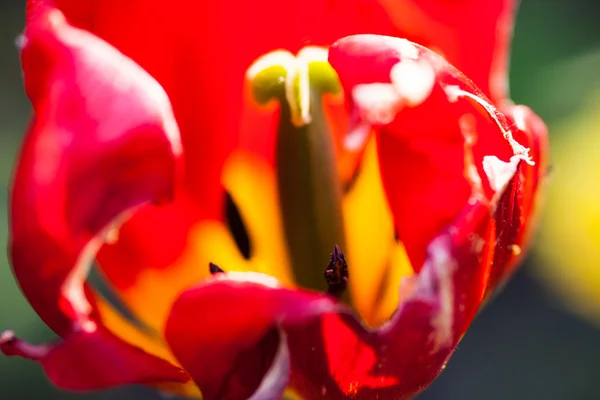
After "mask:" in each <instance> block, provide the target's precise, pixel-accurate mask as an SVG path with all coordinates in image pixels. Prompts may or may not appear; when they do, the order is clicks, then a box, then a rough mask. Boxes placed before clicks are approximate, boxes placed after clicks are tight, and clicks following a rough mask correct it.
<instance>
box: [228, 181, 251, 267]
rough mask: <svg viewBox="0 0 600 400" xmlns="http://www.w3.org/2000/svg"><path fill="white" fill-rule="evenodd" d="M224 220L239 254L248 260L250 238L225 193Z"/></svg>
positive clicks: (229, 196)
mask: <svg viewBox="0 0 600 400" xmlns="http://www.w3.org/2000/svg"><path fill="white" fill-rule="evenodd" d="M225 220H226V221H227V226H228V228H229V231H230V232H231V234H232V235H233V239H234V240H235V244H236V245H237V247H238V249H239V250H240V253H242V256H244V258H245V259H246V260H248V259H250V255H251V250H252V249H251V246H250V236H249V235H248V231H247V230H246V226H245V225H244V221H243V219H242V216H241V214H240V210H239V209H238V208H237V205H236V204H235V202H234V201H233V198H232V197H231V195H230V194H229V193H226V196H225Z"/></svg>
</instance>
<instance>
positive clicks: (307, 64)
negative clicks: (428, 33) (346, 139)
mask: <svg viewBox="0 0 600 400" xmlns="http://www.w3.org/2000/svg"><path fill="white" fill-rule="evenodd" d="M290 56H291V54H290ZM292 57H293V56H292ZM307 58H308V57H307ZM307 58H304V59H301V58H300V57H298V58H297V59H296V58H294V59H290V58H288V57H282V59H284V60H285V61H286V62H285V63H283V64H280V65H270V66H268V65H267V66H266V67H265V68H263V69H262V70H261V71H260V72H258V73H256V74H255V75H254V79H252V91H253V93H254V96H255V99H256V101H257V102H259V103H261V104H264V103H266V102H267V101H269V100H270V99H273V98H276V99H278V100H279V102H280V103H281V107H280V110H281V118H280V121H279V129H278V137H277V150H276V168H277V184H278V192H279V200H280V204H281V208H282V215H283V224H284V232H285V238H286V241H287V245H288V251H289V254H290V258H291V265H292V268H293V271H294V274H295V278H296V282H297V283H298V284H299V285H301V286H304V287H311V288H314V289H318V290H321V291H327V290H328V286H327V282H326V281H325V280H324V278H323V267H324V264H325V263H326V261H327V260H328V259H329V258H330V253H331V249H332V248H334V246H335V245H336V244H339V245H340V247H341V248H345V245H344V243H345V238H344V221H343V214H342V184H341V182H340V180H339V178H338V174H337V168H336V160H335V153H334V145H333V138H332V135H331V133H330V131H329V126H328V123H327V120H326V118H325V114H324V112H323V107H322V95H323V93H325V92H333V93H337V92H339V91H340V90H341V89H340V84H339V81H338V78H337V75H336V73H335V71H334V70H333V68H331V66H330V65H329V64H328V63H327V62H326V61H325V60H310V59H307ZM302 63H304V64H302Z"/></svg>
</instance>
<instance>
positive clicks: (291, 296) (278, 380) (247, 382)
mask: <svg viewBox="0 0 600 400" xmlns="http://www.w3.org/2000/svg"><path fill="white" fill-rule="evenodd" d="M336 307H337V306H336V305H335V303H334V302H333V301H332V300H330V299H328V298H327V297H324V296H323V295H320V294H313V293H309V292H303V291H295V290H291V289H286V288H283V287H280V286H279V284H278V283H277V281H276V280H275V279H274V278H272V277H270V276H268V275H263V274H259V273H252V272H248V273H242V272H231V273H218V274H215V275H214V276H213V278H212V279H209V280H207V281H205V282H203V283H202V284H200V285H198V286H196V287H194V288H191V289H189V290H188V291H186V292H184V293H183V294H182V295H181V297H180V298H179V299H178V300H177V301H176V302H175V304H174V305H173V309H172V311H171V315H170V316H169V319H168V321H167V325H166V330H165V337H166V340H167V342H168V344H169V346H170V347H171V349H172V351H173V353H174V354H175V357H176V358H177V359H178V361H179V362H180V363H181V364H182V365H183V367H184V368H185V369H186V370H187V371H188V372H189V373H190V375H191V376H192V377H193V379H194V381H195V382H196V383H197V384H198V386H199V387H200V389H201V391H202V394H203V395H204V396H205V398H206V399H208V400H211V399H242V398H250V397H251V396H254V398H257V399H258V398H267V397H261V396H263V394H261V393H272V391H273V390H276V389H277V388H278V390H280V392H279V393H277V394H278V395H280V394H281V393H282V392H283V389H284V388H285V386H286V384H287V381H288V378H289V377H288V374H287V368H288V367H286V365H289V360H288V355H287V352H288V349H287V343H286V337H285V335H284V334H282V333H281V332H278V328H281V327H284V326H290V325H291V326H294V325H299V324H303V323H306V321H309V320H311V319H314V318H316V317H317V316H318V315H320V314H321V313H324V312H332V311H334V310H335V309H336ZM200 321H201V323H200ZM276 366H278V367H279V368H275V367H276ZM281 367H283V369H281ZM261 382H262V384H261ZM268 398H278V397H277V396H273V397H268Z"/></svg>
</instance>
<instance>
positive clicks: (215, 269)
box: [208, 263, 225, 275]
mask: <svg viewBox="0 0 600 400" xmlns="http://www.w3.org/2000/svg"><path fill="white" fill-rule="evenodd" d="M208 270H209V271H210V273H211V275H214V274H222V273H223V272H225V271H223V270H222V269H221V267H219V266H218V265H217V264H213V263H208Z"/></svg>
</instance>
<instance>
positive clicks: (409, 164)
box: [330, 35, 528, 268]
mask: <svg viewBox="0 0 600 400" xmlns="http://www.w3.org/2000/svg"><path fill="white" fill-rule="evenodd" d="M330 62H331V63H332V65H333V66H334V68H336V70H337V71H338V73H339V75H340V79H341V81H342V84H343V85H344V88H345V90H346V92H347V93H348V94H349V95H350V97H351V98H350V100H351V103H352V104H353V105H354V107H355V108H356V109H358V112H359V113H360V114H361V116H362V117H363V122H364V123H369V124H375V125H379V128H378V131H379V135H378V139H379V152H380V166H381V174H382V178H383V181H384V186H385V189H386V193H387V196H388V200H389V202H390V207H391V209H392V213H393V215H394V220H395V225H396V229H397V231H398V234H399V237H400V239H401V240H402V242H403V243H404V245H405V247H406V250H407V254H408V256H409V258H410V260H411V262H412V265H413V267H415V268H419V266H420V265H422V263H423V260H424V259H425V249H426V246H427V244H428V243H429V242H430V241H431V240H432V238H433V237H434V236H435V235H436V234H437V232H440V231H441V230H442V229H443V228H444V227H446V226H447V225H448V224H450V223H451V222H452V221H453V220H454V219H455V218H456V216H457V215H458V213H459V212H460V210H461V209H462V208H463V207H464V205H465V204H466V202H467V200H468V198H469V197H470V196H471V195H473V194H477V193H479V194H478V195H479V196H484V195H485V196H486V197H487V198H488V199H489V200H491V201H493V202H494V204H495V203H496V202H497V201H498V199H497V198H496V197H499V195H500V194H501V192H500V190H504V188H503V187H496V186H497V185H500V182H499V179H496V180H498V182H495V181H493V178H494V177H487V176H486V174H487V173H488V171H486V170H485V166H484V164H486V163H489V162H488V161H484V159H485V157H486V156H495V157H498V158H499V159H501V160H504V161H505V162H508V160H509V159H510V158H511V156H513V155H514V154H517V155H518V156H517V157H518V158H522V159H526V160H528V159H527V151H526V149H525V148H523V147H522V146H521V145H520V144H519V143H517V142H515V141H514V140H513V138H512V137H510V133H511V132H510V131H509V130H508V125H507V124H506V121H505V119H504V116H502V115H501V114H500V113H499V112H498V111H497V110H496V109H495V108H494V107H493V106H492V105H491V104H489V100H487V98H486V97H485V96H484V95H483V94H482V93H481V92H480V91H479V90H478V89H477V88H476V87H475V86H474V85H473V84H472V82H471V81H469V80H468V79H467V78H466V77H465V76H464V75H462V74H461V73H460V72H459V71H457V70H456V69H454V68H453V67H452V66H450V65H449V64H448V63H447V62H446V61H445V60H443V59H442V58H440V57H439V56H437V55H435V54H434V53H433V52H431V51H430V50H428V49H425V48H423V47H421V46H418V45H415V44H413V43H411V42H408V41H406V40H402V39H396V38H389V37H382V36H375V35H358V36H353V37H349V38H346V39H342V40H340V41H338V42H337V43H336V44H334V45H333V46H332V48H331V50H330ZM401 74H404V75H401ZM392 75H393V78H394V82H392ZM366 90H372V91H373V93H372V94H369V93H368V92H367V91H366ZM386 90H387V91H386ZM390 91H392V94H389V93H388V92H390ZM365 93H366V94H365ZM386 93H388V94H387V96H388V97H389V99H387V98H386V97H382V96H383V95H384V94H386ZM394 96H395V97H394ZM465 98H466V100H465ZM382 99H383V100H382ZM507 135H509V136H507ZM513 162H518V159H515V160H514V161H513ZM511 165H512V164H511ZM492 172H496V171H495V170H493V171H492ZM503 178H507V179H508V178H510V177H507V176H503ZM500 186H501V185H500ZM496 189H497V190H496ZM496 191H498V192H500V193H498V194H496V193H495V192H496Z"/></svg>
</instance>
